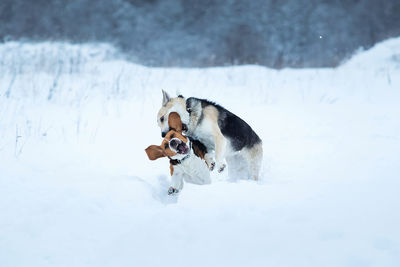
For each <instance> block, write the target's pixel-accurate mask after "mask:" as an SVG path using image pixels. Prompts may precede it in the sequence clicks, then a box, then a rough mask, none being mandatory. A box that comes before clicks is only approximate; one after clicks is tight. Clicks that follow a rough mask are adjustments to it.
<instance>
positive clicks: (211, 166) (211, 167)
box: [209, 161, 215, 171]
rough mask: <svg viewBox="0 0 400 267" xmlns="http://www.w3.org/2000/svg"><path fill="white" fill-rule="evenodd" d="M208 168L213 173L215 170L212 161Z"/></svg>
mask: <svg viewBox="0 0 400 267" xmlns="http://www.w3.org/2000/svg"><path fill="white" fill-rule="evenodd" d="M209 166H210V167H209V169H210V171H213V170H214V169H215V162H214V161H212V162H211V163H210V165H209Z"/></svg>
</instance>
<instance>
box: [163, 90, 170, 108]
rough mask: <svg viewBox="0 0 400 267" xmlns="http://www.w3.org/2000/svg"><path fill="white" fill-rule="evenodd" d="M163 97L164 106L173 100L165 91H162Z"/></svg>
mask: <svg viewBox="0 0 400 267" xmlns="http://www.w3.org/2000/svg"><path fill="white" fill-rule="evenodd" d="M162 95H163V99H162V105H163V106H165V105H166V104H167V103H168V101H169V100H171V97H169V95H168V93H167V92H165V91H164V90H162Z"/></svg>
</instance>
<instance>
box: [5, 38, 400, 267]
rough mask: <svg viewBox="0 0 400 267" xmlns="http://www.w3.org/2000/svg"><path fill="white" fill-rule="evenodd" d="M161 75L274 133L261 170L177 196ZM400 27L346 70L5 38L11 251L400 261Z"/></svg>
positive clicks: (51, 259) (60, 257)
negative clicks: (149, 61)
mask: <svg viewBox="0 0 400 267" xmlns="http://www.w3.org/2000/svg"><path fill="white" fill-rule="evenodd" d="M161 89H166V90H167V91H169V92H170V93H174V92H175V91H176V90H179V91H180V92H181V93H182V94H183V95H185V96H197V97H205V98H208V99H211V100H215V101H217V102H218V103H220V104H222V105H223V106H225V107H226V108H228V109H229V110H231V111H233V112H234V113H236V114H237V115H239V116H240V117H242V118H243V119H245V120H246V121H247V122H249V124H250V125H251V126H252V127H253V128H254V129H255V131H256V132H257V133H259V135H260V137H261V138H262V139H263V143H264V151H265V153H264V165H263V172H262V179H261V181H259V182H254V181H247V180H243V181H239V182H229V181H227V174H226V173H223V174H221V175H218V174H214V173H213V183H212V184H211V185H206V186H197V185H190V184H186V185H185V187H184V189H183V191H182V192H181V194H180V195H179V196H178V197H170V196H167V195H166V191H167V187H168V180H169V174H168V172H169V168H168V161H167V160H166V159H163V160H158V161H154V162H151V161H149V160H148V159H147V157H146V155H145V153H144V148H146V147H147V146H148V145H150V144H159V143H160V142H161V137H160V130H159V128H158V127H157V123H156V113H157V111H158V109H159V106H160V104H161ZM399 193H400V39H392V40H388V41H386V42H383V43H381V44H378V45H376V46H375V47H374V48H372V49H371V50H369V51H363V52H360V53H358V55H356V56H354V57H353V58H352V59H351V60H349V61H348V62H346V63H344V64H343V65H342V66H341V67H339V68H337V69H302V70H294V69H284V70H281V71H276V70H272V69H267V68H264V67H259V66H241V67H224V68H210V69H165V68H147V67H143V66H138V65H135V64H132V63H129V62H127V61H125V60H124V59H123V57H122V56H121V55H119V54H118V53H117V52H116V51H115V50H114V49H113V48H111V47H109V46H107V45H81V46H78V45H70V44H62V43H39V44H21V43H5V44H1V45H0V266H2V267H14V266H29V267H32V266H41V267H42V266H68V267H70V266H96V267H98V266H296V267H298V266H305V267H310V266H324V267H326V266H362V267H365V266H377V267H382V266H385V267H389V266H400V227H399V226H400V212H399V210H400V197H399Z"/></svg>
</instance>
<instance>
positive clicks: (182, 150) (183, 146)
mask: <svg viewBox="0 0 400 267" xmlns="http://www.w3.org/2000/svg"><path fill="white" fill-rule="evenodd" d="M176 151H177V152H178V153H179V154H187V153H189V147H188V146H187V145H186V144H185V143H183V142H182V143H180V144H179V145H178V147H177V149H176Z"/></svg>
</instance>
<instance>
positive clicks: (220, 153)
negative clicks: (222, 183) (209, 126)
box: [214, 128, 226, 172]
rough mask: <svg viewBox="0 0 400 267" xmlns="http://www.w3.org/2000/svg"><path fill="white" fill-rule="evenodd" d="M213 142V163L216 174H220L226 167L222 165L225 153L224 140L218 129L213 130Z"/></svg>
mask: <svg viewBox="0 0 400 267" xmlns="http://www.w3.org/2000/svg"><path fill="white" fill-rule="evenodd" d="M214 142H215V161H216V167H217V170H218V172H222V171H223V170H224V169H225V167H226V165H225V163H224V159H225V153H226V139H225V137H224V136H223V135H222V133H221V131H220V130H219V128H217V129H215V130H214Z"/></svg>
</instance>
